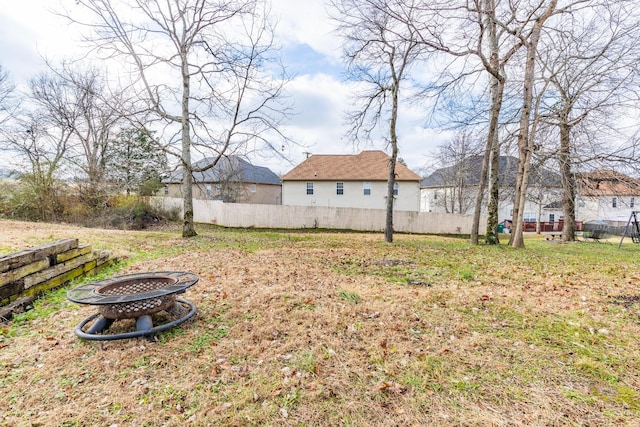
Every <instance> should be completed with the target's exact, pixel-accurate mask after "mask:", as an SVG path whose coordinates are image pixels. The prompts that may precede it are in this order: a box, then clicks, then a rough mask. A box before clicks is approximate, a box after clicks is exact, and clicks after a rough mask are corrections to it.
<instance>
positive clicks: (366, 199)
mask: <svg viewBox="0 0 640 427" xmlns="http://www.w3.org/2000/svg"><path fill="white" fill-rule="evenodd" d="M307 182H312V181H285V182H283V183H282V204H283V205H287V206H326V207H334V208H361V209H385V207H386V205H385V200H386V194H387V183H386V182H384V181H372V182H371V194H370V195H368V196H365V195H364V187H363V182H362V181H313V195H308V194H307ZM337 182H343V184H344V187H343V188H344V194H342V195H338V194H336V183H337ZM394 209H395V210H398V211H415V212H417V211H419V210H420V185H419V183H418V182H399V183H398V196H396V200H395V206H394Z"/></svg>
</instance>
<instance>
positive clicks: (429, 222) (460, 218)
mask: <svg viewBox="0 0 640 427" xmlns="http://www.w3.org/2000/svg"><path fill="white" fill-rule="evenodd" d="M152 203H154V204H156V205H157V206H160V207H162V208H164V209H180V215H181V216H182V199H179V198H170V197H153V198H152ZM385 218H386V213H385V210H383V209H356V208H328V207H317V206H283V205H249V204H243V203H224V202H222V201H218V200H216V201H213V200H197V199H195V200H194V201H193V219H194V221H195V222H200V223H209V224H217V225H221V226H224V227H255V228H293V229H297V228H328V229H335V230H358V231H383V230H384V224H385ZM472 222H473V216H472V215H457V214H445V213H433V212H410V211H394V212H393V229H394V231H398V232H404V233H421V234H470V233H471V225H472ZM486 224H487V217H486V216H483V217H481V220H480V230H484V229H485V228H486Z"/></svg>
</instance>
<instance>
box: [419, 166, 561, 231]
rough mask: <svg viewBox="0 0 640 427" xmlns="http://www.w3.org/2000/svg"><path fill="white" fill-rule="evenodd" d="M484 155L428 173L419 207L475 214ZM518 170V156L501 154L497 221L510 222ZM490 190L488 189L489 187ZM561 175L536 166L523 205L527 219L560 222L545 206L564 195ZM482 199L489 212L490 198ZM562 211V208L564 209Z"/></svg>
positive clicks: (428, 210) (426, 209)
mask: <svg viewBox="0 0 640 427" xmlns="http://www.w3.org/2000/svg"><path fill="white" fill-rule="evenodd" d="M481 170H482V156H470V157H468V158H467V159H465V160H463V161H461V162H458V163H457V164H455V165H453V166H449V167H446V168H440V169H438V170H436V171H435V172H433V173H432V174H431V175H429V176H427V177H426V178H425V179H424V180H423V181H422V182H421V184H420V210H421V211H425V212H446V213H457V214H473V211H474V207H475V200H476V195H477V193H478V186H479V184H480V175H481ZM517 172H518V159H517V158H516V157H512V156H500V160H499V172H498V174H499V177H500V178H499V179H500V188H499V190H498V193H499V204H498V221H499V222H501V223H504V222H505V221H507V223H508V222H509V221H510V220H511V219H512V216H513V200H514V188H515V184H516V177H517ZM487 191H488V189H487ZM561 194H562V192H561V183H560V175H558V174H557V173H555V172H552V171H549V170H547V169H544V168H537V169H534V170H533V171H532V173H531V176H530V179H529V189H528V191H527V200H526V201H525V208H524V215H523V217H524V221H525V222H528V223H536V222H537V221H540V222H557V221H559V220H560V217H559V216H558V215H557V213H550V212H546V211H544V210H543V206H546V205H548V204H550V203H551V202H553V201H555V200H557V199H558V198H560V197H561ZM486 197H487V196H486V192H485V199H484V200H483V202H482V213H483V214H486V213H487V198H486ZM561 211H562V210H561Z"/></svg>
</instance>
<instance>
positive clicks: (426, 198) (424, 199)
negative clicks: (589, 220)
mask: <svg viewBox="0 0 640 427" xmlns="http://www.w3.org/2000/svg"><path fill="white" fill-rule="evenodd" d="M443 191H444V190H443V189H435V188H422V189H421V190H420V211H421V212H440V213H444V212H446V209H445V207H444V205H443V203H442V199H443V197H444V195H443ZM436 192H437V193H438V198H434V194H435V193H436ZM470 195H471V192H470V194H469V195H468V196H469V197H470ZM551 201H552V199H549V200H545V201H544V202H543V203H542V206H545V205H546V204H548V203H550V202H551ZM540 207H541V206H540V204H539V203H537V202H534V201H531V200H526V201H525V206H524V214H525V218H526V219H531V218H533V220H534V221H535V219H536V218H537V217H538V215H540V221H548V220H549V219H548V216H549V215H548V212H545V211H544V210H541V209H540ZM473 209H474V203H472V204H470V205H469V208H468V209H467V211H466V212H462V214H467V215H470V214H473ZM480 212H481V213H482V214H484V215H486V214H487V198H486V196H485V198H484V200H483V202H482V208H481V210H480ZM456 213H457V212H456ZM512 217H513V201H512V200H500V202H499V205H498V222H502V221H504V220H505V219H512ZM555 219H556V221H557V220H558V219H560V217H559V216H557V215H556V218H555Z"/></svg>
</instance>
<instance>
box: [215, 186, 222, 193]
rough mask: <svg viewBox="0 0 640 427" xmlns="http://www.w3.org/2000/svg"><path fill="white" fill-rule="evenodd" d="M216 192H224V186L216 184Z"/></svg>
mask: <svg viewBox="0 0 640 427" xmlns="http://www.w3.org/2000/svg"><path fill="white" fill-rule="evenodd" d="M216 191H217V192H218V193H219V192H221V191H222V184H216Z"/></svg>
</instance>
